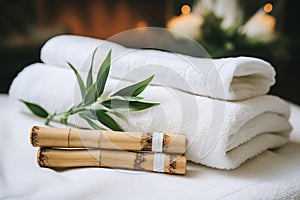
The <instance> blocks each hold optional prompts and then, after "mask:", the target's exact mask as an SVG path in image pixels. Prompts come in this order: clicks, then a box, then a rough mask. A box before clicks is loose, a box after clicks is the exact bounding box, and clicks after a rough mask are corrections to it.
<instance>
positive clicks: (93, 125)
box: [79, 113, 105, 130]
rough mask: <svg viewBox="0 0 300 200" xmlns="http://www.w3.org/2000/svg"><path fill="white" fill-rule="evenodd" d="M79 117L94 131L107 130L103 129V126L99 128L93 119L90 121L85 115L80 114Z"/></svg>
mask: <svg viewBox="0 0 300 200" xmlns="http://www.w3.org/2000/svg"><path fill="white" fill-rule="evenodd" d="M79 117H81V118H82V119H84V120H85V121H86V122H87V123H88V124H89V125H90V126H91V127H92V128H93V129H95V130H105V128H102V127H101V126H99V125H98V124H96V123H95V122H93V121H92V120H91V119H89V118H88V117H87V116H85V115H84V114H82V113H79Z"/></svg>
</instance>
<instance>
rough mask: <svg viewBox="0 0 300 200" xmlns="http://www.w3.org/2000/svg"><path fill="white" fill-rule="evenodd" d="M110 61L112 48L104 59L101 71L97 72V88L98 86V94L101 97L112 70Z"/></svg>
mask: <svg viewBox="0 0 300 200" xmlns="http://www.w3.org/2000/svg"><path fill="white" fill-rule="evenodd" d="M110 63H111V50H110V51H109V53H108V54H107V56H106V58H105V60H104V61H103V63H102V65H101V67H100V68H99V71H98V73H97V80H96V86H97V87H96V88H97V96H98V97H99V96H100V95H101V94H102V93H103V91H104V87H105V84H106V80H107V77H108V73H109V70H110Z"/></svg>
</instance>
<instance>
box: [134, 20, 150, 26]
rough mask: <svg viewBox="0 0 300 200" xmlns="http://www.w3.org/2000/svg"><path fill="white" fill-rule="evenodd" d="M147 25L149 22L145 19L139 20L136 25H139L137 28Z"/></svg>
mask: <svg viewBox="0 0 300 200" xmlns="http://www.w3.org/2000/svg"><path fill="white" fill-rule="evenodd" d="M147 26H148V24H147V22H145V21H143V20H141V21H138V23H137V24H136V27H137V28H145V27H147Z"/></svg>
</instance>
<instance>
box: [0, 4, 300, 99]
mask: <svg viewBox="0 0 300 200" xmlns="http://www.w3.org/2000/svg"><path fill="white" fill-rule="evenodd" d="M266 2H267V1H264V0H254V1H241V5H242V9H244V10H245V13H246V14H248V15H249V16H250V15H252V14H253V12H255V11H256V10H257V9H258V8H259V7H261V6H262V5H264V3H266ZM270 2H273V3H274V4H277V5H279V6H280V10H279V17H278V19H277V21H278V24H277V30H278V32H279V33H280V34H281V35H282V37H283V38H284V45H280V46H278V49H276V45H275V46H273V47H272V50H271V51H275V52H277V55H278V56H275V57H271V56H268V54H267V53H265V54H264V55H263V53H260V52H259V50H257V51H254V56H257V57H263V58H265V59H267V60H268V61H270V62H271V63H272V64H273V65H274V66H275V68H276V70H277V72H278V75H277V84H276V85H275V86H274V87H273V88H272V91H271V93H273V94H276V95H279V96H281V97H283V98H286V99H288V100H290V101H293V102H296V103H298V104H300V92H299V89H298V87H300V78H299V76H300V66H298V65H299V62H298V58H299V50H300V40H299V34H300V31H299V26H298V19H300V12H299V11H298V9H299V7H298V6H297V5H296V3H297V1H294V0H272V1H270ZM193 3H194V1H193V0H160V1H153V0H144V1H140V0H114V1H109V0H88V1H87V0H1V1H0V12H1V15H0V92H2V93H6V92H8V89H9V85H10V83H11V81H12V80H13V78H14V77H15V76H16V74H17V73H18V72H19V71H20V70H21V69H22V68H24V67H25V66H26V65H28V64H30V63H34V62H37V61H39V51H40V48H41V47H42V45H43V44H44V42H45V41H47V40H48V39H49V38H51V37H52V36H54V35H57V34H63V33H70V34H78V35H86V36H91V37H96V38H102V39H105V38H108V37H110V36H112V35H114V34H117V33H119V32H122V31H125V30H128V29H132V28H136V27H141V26H145V25H146V26H156V27H165V26H166V23H167V21H168V20H169V19H170V18H171V17H173V16H174V15H179V14H180V8H181V6H182V5H183V4H189V5H191V6H192V5H193ZM255 53H256V54H255Z"/></svg>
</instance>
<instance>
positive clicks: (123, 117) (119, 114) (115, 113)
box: [108, 110, 129, 124]
mask: <svg viewBox="0 0 300 200" xmlns="http://www.w3.org/2000/svg"><path fill="white" fill-rule="evenodd" d="M108 112H109V113H111V114H113V115H115V116H116V117H118V118H120V119H121V120H123V121H125V122H126V123H127V124H129V122H128V119H127V118H126V117H125V116H124V115H123V114H122V113H119V112H117V111H114V110H109V111H108Z"/></svg>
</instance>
